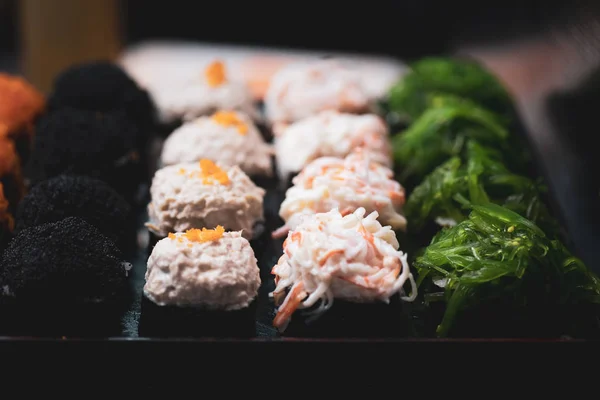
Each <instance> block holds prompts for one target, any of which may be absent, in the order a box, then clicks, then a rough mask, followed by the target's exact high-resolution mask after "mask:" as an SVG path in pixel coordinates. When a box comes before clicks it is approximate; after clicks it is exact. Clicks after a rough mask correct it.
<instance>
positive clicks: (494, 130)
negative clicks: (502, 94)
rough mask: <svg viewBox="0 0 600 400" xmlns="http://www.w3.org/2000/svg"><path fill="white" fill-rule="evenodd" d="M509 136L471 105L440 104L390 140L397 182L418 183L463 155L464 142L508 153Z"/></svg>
mask: <svg viewBox="0 0 600 400" xmlns="http://www.w3.org/2000/svg"><path fill="white" fill-rule="evenodd" d="M508 138H509V133H508V130H507V129H506V127H504V126H503V125H502V124H501V123H500V122H499V121H498V119H497V117H496V116H495V115H494V114H493V113H491V112H489V111H487V110H485V109H483V108H481V107H479V106H477V105H475V104H472V103H468V104H467V103H465V104H463V103H452V104H450V103H447V102H443V101H442V102H440V103H439V106H432V107H430V108H429V109H427V110H426V111H425V112H424V113H423V114H422V115H421V116H420V117H419V118H418V119H417V120H416V121H415V122H414V123H413V124H411V125H410V126H409V127H408V129H406V130H405V131H404V132H402V133H401V134H400V135H398V136H395V137H394V138H393V139H392V146H393V150H394V160H395V162H396V163H397V164H398V166H399V167H400V176H399V179H400V181H402V182H404V181H407V180H415V181H420V180H422V179H423V177H424V176H425V175H427V174H428V173H430V172H431V171H432V170H433V169H434V168H435V167H436V166H438V165H439V164H441V163H442V162H444V161H445V160H447V159H448V158H450V157H452V156H458V155H460V154H461V153H462V152H463V149H464V145H465V143H466V141H467V139H476V140H477V141H479V142H480V143H482V144H484V145H489V146H491V147H495V148H501V149H505V150H508V148H507V146H508Z"/></svg>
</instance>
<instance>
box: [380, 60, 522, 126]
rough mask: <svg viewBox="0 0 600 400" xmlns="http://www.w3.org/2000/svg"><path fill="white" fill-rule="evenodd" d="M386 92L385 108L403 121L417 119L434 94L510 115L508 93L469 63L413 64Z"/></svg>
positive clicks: (481, 68) (476, 66)
mask: <svg viewBox="0 0 600 400" xmlns="http://www.w3.org/2000/svg"><path fill="white" fill-rule="evenodd" d="M410 67H411V71H410V72H409V73H408V74H407V75H406V76H404V77H403V78H402V79H401V80H400V81H399V82H398V83H397V84H396V85H395V86H394V87H393V88H392V90H391V91H390V95H389V100H388V103H389V104H388V107H389V109H390V110H391V111H393V112H395V113H397V114H398V115H399V116H400V117H401V118H402V119H404V120H405V121H406V122H411V121H414V120H415V119H417V118H418V117H419V116H420V115H421V114H422V113H423V112H424V111H425V110H426V109H427V108H428V107H430V106H431V105H432V101H433V97H434V96H435V95H444V94H445V95H453V98H454V99H458V98H460V97H462V98H465V99H466V100H472V101H473V102H475V103H478V104H481V105H482V106H484V107H486V108H488V109H490V110H494V112H497V113H498V114H501V115H502V116H504V117H507V116H509V115H511V113H512V103H511V99H510V96H509V94H508V93H507V91H506V90H505V89H504V87H503V86H502V84H501V83H500V82H499V81H498V79H496V77H495V76H493V75H492V74H490V73H489V72H488V71H487V70H486V69H485V68H484V67H482V66H481V65H479V64H478V63H476V62H473V61H467V60H458V59H450V58H442V57H431V58H424V59H421V60H419V61H418V62H416V63H413V64H412V65H411V66H410ZM448 98H450V97H448Z"/></svg>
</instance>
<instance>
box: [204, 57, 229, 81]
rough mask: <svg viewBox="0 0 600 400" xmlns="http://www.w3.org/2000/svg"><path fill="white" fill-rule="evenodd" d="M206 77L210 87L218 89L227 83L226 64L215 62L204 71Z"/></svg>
mask: <svg viewBox="0 0 600 400" xmlns="http://www.w3.org/2000/svg"><path fill="white" fill-rule="evenodd" d="M204 76H205V77H206V81H207V82H208V85H209V86H211V87H217V86H220V85H222V84H223V83H225V82H226V81H227V77H226V74H225V64H223V62H222V61H214V62H212V63H210V64H209V65H208V67H206V69H205V70H204Z"/></svg>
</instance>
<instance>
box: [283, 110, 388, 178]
mask: <svg viewBox="0 0 600 400" xmlns="http://www.w3.org/2000/svg"><path fill="white" fill-rule="evenodd" d="M274 145H275V157H276V160H277V167H278V171H279V175H280V177H281V178H282V179H283V180H286V179H287V178H288V177H289V175H290V174H292V173H295V172H299V171H301V170H302V168H304V166H306V165H307V164H308V163H309V162H311V161H312V160H314V159H316V158H319V157H346V156H347V155H348V154H350V153H351V152H352V151H353V150H354V149H355V148H357V147H362V148H364V149H365V151H366V152H367V153H368V154H369V157H370V159H371V160H372V161H375V162H378V163H380V164H382V165H385V166H387V167H391V166H392V148H391V145H390V143H389V131H388V128H387V126H386V124H385V122H384V121H383V120H382V119H381V118H380V117H379V116H377V115H374V114H365V115H355V114H346V113H340V112H337V111H323V112H321V113H319V114H317V115H314V116H312V117H308V118H306V119H303V120H301V121H298V122H295V123H293V124H291V125H288V126H287V127H285V128H284V129H282V130H281V131H280V132H279V133H278V135H277V136H276V138H275V143H274Z"/></svg>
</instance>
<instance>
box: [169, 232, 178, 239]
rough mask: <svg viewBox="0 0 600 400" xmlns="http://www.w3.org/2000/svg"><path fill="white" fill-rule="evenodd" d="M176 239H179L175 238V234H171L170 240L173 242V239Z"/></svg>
mask: <svg viewBox="0 0 600 400" xmlns="http://www.w3.org/2000/svg"><path fill="white" fill-rule="evenodd" d="M176 237H177V236H175V234H174V233H169V239H171V240H172V239H175V238H176Z"/></svg>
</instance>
